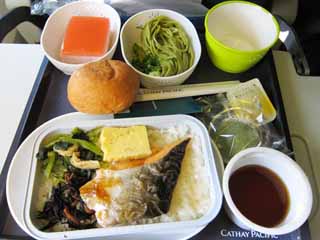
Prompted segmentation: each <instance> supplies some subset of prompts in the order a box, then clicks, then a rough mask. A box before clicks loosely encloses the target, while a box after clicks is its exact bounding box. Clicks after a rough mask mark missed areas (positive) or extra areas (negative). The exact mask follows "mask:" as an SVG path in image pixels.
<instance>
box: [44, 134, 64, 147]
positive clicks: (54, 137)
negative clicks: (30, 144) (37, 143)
mask: <svg viewBox="0 0 320 240" xmlns="http://www.w3.org/2000/svg"><path fill="white" fill-rule="evenodd" d="M64 136H69V135H68V134H64V133H60V134H53V135H50V136H48V137H46V138H45V139H44V140H43V141H42V143H41V146H42V147H47V146H49V145H51V144H50V143H52V142H55V141H56V140H57V139H59V138H61V137H64ZM51 146H53V144H52V145H51Z"/></svg>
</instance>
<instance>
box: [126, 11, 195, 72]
mask: <svg viewBox="0 0 320 240" xmlns="http://www.w3.org/2000/svg"><path fill="white" fill-rule="evenodd" d="M193 62H194V52H193V49H192V45H191V42H190V39H189V37H188V36H187V34H186V32H185V31H184V29H183V28H182V27H181V26H180V24H179V23H178V22H176V21H174V20H172V19H170V18H168V17H166V16H158V17H155V18H153V19H151V20H150V21H149V22H147V23H146V24H145V25H144V26H143V28H142V32H141V44H140V45H138V44H135V45H134V46H133V60H132V64H133V66H135V67H136V68H138V69H139V70H140V71H142V72H144V73H147V74H150V75H156V76H162V77H166V76H172V75H176V74H179V73H182V72H184V71H186V70H187V69H188V68H190V67H191V66H192V64H193Z"/></svg>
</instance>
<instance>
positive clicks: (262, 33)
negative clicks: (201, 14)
mask: <svg viewBox="0 0 320 240" xmlns="http://www.w3.org/2000/svg"><path fill="white" fill-rule="evenodd" d="M204 25H205V30H206V32H205V37H206V45H207V50H208V54H209V56H210V59H211V61H212V63H213V64H214V65H215V66H216V67H218V68H219V69H221V70H223V71H225V72H230V73H240V72H244V71H246V70H248V69H249V68H251V67H253V66H254V65H255V64H256V63H258V62H259V61H260V60H261V58H263V56H264V55H265V54H266V53H267V52H268V50H269V49H270V48H271V47H272V46H273V45H274V44H275V43H276V42H277V40H278V38H279V32H280V30H279V24H278V22H277V20H276V19H275V18H274V16H273V15H272V14H271V13H270V12H268V11H267V10H266V9H264V8H262V7H261V6H259V5H257V4H254V3H251V2H246V1H226V2H222V3H220V4H217V5H215V6H214V7H213V8H211V9H210V10H209V11H208V13H207V15H206V18H205V23H204Z"/></svg>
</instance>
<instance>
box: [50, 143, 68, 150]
mask: <svg viewBox="0 0 320 240" xmlns="http://www.w3.org/2000/svg"><path fill="white" fill-rule="evenodd" d="M70 146H72V144H71V143H68V142H63V141H60V142H57V143H55V144H54V145H53V150H67V149H68V148H69V147H70Z"/></svg>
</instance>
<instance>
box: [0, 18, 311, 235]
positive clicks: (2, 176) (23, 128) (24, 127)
mask: <svg viewBox="0 0 320 240" xmlns="http://www.w3.org/2000/svg"><path fill="white" fill-rule="evenodd" d="M126 18H127V17H122V18H121V20H122V22H123V21H125V20H126ZM188 18H189V19H190V21H191V22H192V23H193V24H194V25H196V29H197V32H198V33H199V32H200V33H201V32H203V31H204V27H203V26H202V25H199V24H200V23H202V20H203V19H204V17H188ZM265 57H268V58H270V59H271V61H268V62H269V63H268V64H270V69H271V71H272V77H271V78H272V79H273V80H272V84H273V85H274V88H273V91H275V93H273V96H275V98H276V102H277V104H276V105H277V113H278V114H279V122H280V127H281V131H283V134H284V137H285V139H286V144H287V147H288V148H289V150H290V151H292V150H293V147H292V141H291V138H290V132H289V127H288V122H287V118H286V114H285V108H284V104H283V99H282V95H281V92H280V86H279V80H278V77H277V73H276V68H275V63H274V60H273V56H272V52H271V51H269V52H268V53H267V54H266V56H265ZM52 68H54V67H53V65H52V64H51V63H50V62H49V60H48V59H47V58H46V57H44V59H43V62H42V63H41V66H40V69H39V72H38V74H37V78H36V81H35V83H34V85H33V88H32V91H31V94H30V96H29V98H28V101H27V104H26V107H25V110H24V113H23V115H22V117H21V120H20V122H19V126H18V128H17V131H16V134H15V137H14V139H13V142H12V144H11V147H10V150H9V153H8V155H7V158H6V160H5V162H4V165H3V168H2V171H1V173H0V182H6V178H7V174H8V169H9V166H10V163H11V161H12V157H13V155H14V153H15V152H16V150H17V149H18V147H19V145H20V144H21V143H22V141H23V140H24V139H25V138H26V136H25V134H26V132H28V130H30V126H28V121H29V120H30V119H29V118H30V114H31V110H32V107H33V106H34V104H35V103H36V98H37V94H39V92H38V90H39V89H40V87H41V86H40V85H41V84H42V83H43V78H44V77H45V72H46V71H49V70H50V69H52ZM261 83H262V84H263V85H264V83H263V82H261ZM267 94H270V93H269V92H267ZM28 128H29V129H28ZM31 129H32V128H31ZM5 189H6V184H3V185H0V208H1V209H2V210H3V211H7V212H6V213H5V217H7V215H8V214H10V213H9V212H8V206H7V205H6V203H5V202H6V201H5V197H6V194H5V192H6V191H5ZM3 227H4V226H3V224H2V223H1V221H0V237H9V236H10V237H13V238H20V236H15V235H9V236H8V235H3V234H2V233H1V231H2V229H3ZM299 230H303V231H302V234H301V236H302V240H305V239H306V240H309V239H311V237H310V229H309V226H308V221H307V222H306V224H304V225H303V226H302V227H300V229H299Z"/></svg>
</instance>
